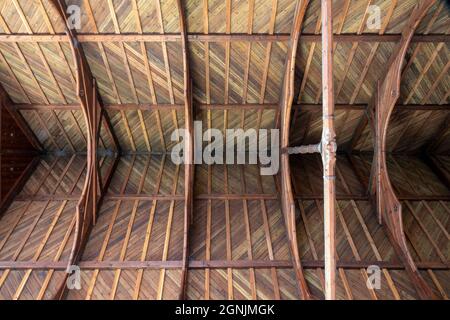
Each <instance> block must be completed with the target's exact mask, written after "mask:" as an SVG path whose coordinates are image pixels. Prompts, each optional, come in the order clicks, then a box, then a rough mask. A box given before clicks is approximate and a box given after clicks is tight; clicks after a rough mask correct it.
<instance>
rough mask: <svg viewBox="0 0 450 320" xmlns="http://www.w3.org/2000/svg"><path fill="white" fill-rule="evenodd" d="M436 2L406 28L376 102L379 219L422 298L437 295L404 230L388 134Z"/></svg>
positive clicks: (418, 11) (422, 8)
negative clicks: (416, 37)
mask: <svg viewBox="0 0 450 320" xmlns="http://www.w3.org/2000/svg"><path fill="white" fill-rule="evenodd" d="M434 3H435V0H427V1H423V2H422V3H421V4H420V5H419V6H417V7H416V8H415V10H414V12H413V13H412V14H411V16H410V18H409V21H408V23H407V25H406V27H405V28H404V30H403V32H402V37H401V40H400V42H399V43H398V45H397V47H396V48H395V50H394V53H393V54H392V56H391V58H390V60H389V63H388V68H387V70H386V73H385V76H384V77H382V79H384V80H383V81H382V82H379V83H378V90H377V93H376V96H375V102H374V104H373V105H374V107H375V110H374V120H375V130H374V131H375V136H374V137H375V138H374V149H375V154H374V160H373V164H372V173H371V179H372V182H373V183H374V184H375V188H371V194H372V197H373V198H374V199H376V207H377V212H378V215H379V221H380V222H382V223H384V224H385V225H386V229H387V231H388V234H389V236H390V238H391V241H392V244H393V246H394V248H395V249H396V251H397V254H399V256H400V258H401V259H402V261H403V262H404V263H405V267H406V270H407V271H408V274H409V276H410V278H411V280H412V281H413V283H414V286H415V289H416V291H417V293H418V295H419V296H420V298H422V299H430V298H435V295H434V293H433V292H432V290H431V288H430V287H429V286H428V284H427V283H426V282H425V280H424V279H423V278H422V276H421V275H420V273H419V271H418V269H417V266H416V264H415V262H414V260H413V258H412V256H411V253H410V252H409V249H408V246H407V243H406V239H405V234H404V231H403V219H402V206H401V204H400V201H399V200H398V198H397V196H396V195H395V192H394V190H393V187H392V185H391V181H390V179H389V174H388V171H387V163H386V136H387V129H388V126H389V120H390V117H391V114H392V111H393V109H394V106H395V103H396V102H397V100H398V98H399V96H400V78H401V71H402V64H403V60H404V58H405V54H406V51H407V49H408V47H409V44H410V42H411V38H412V37H413V34H414V31H415V30H416V28H417V26H418V25H419V23H420V21H421V20H422V18H423V17H424V16H425V14H426V13H427V11H428V9H429V8H430V7H431V6H432V5H433V4H434Z"/></svg>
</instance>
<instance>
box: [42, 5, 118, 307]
mask: <svg viewBox="0 0 450 320" xmlns="http://www.w3.org/2000/svg"><path fill="white" fill-rule="evenodd" d="M50 3H51V4H52V5H53V7H54V8H55V10H56V12H58V13H59V16H60V18H61V19H62V20H63V21H64V25H65V29H66V34H67V35H68V37H69V39H70V48H71V51H72V55H73V61H74V63H75V70H76V74H77V76H76V81H77V86H76V88H77V89H76V91H77V96H78V98H79V99H80V106H81V110H82V113H83V117H84V120H85V122H86V130H87V132H86V135H87V139H86V141H87V167H86V178H85V182H84V186H83V191H82V193H81V197H80V200H79V201H78V204H77V207H76V225H75V236H74V241H73V245H72V249H71V252H70V256H69V261H68V266H67V271H69V268H70V267H71V266H72V265H74V264H75V263H76V262H77V261H78V259H79V256H80V254H81V252H82V248H83V247H84V245H85V243H86V241H87V238H88V236H89V231H90V229H91V227H92V226H93V225H94V224H95V221H96V218H97V211H98V208H99V204H100V201H101V198H102V194H103V188H101V187H100V183H101V178H100V173H99V168H98V164H99V162H98V158H97V149H98V145H99V138H100V127H101V126H100V122H101V120H102V116H103V113H102V107H101V102H100V98H99V96H98V92H97V86H96V83H95V80H94V78H93V76H92V74H91V71H90V69H89V65H88V62H87V60H86V56H85V54H84V52H83V48H82V46H81V43H80V42H79V41H78V40H77V35H76V32H75V31H74V30H73V29H71V28H70V27H69V26H68V25H67V21H68V16H67V11H66V4H65V2H64V1H63V0H52V1H51V2H50ZM107 129H108V130H110V129H111V128H107ZM116 148H117V144H116ZM68 276H69V274H68V273H66V276H65V277H64V282H63V283H62V285H61V287H60V289H59V290H58V292H57V294H56V296H55V298H56V299H61V298H62V297H63V295H64V293H65V290H66V280H67V278H68Z"/></svg>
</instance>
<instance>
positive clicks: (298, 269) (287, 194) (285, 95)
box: [277, 0, 312, 299]
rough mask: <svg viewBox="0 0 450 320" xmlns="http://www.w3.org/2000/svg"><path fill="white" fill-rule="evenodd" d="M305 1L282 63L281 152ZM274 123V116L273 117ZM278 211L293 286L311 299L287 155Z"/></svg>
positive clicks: (283, 156)
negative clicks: (280, 213) (288, 254)
mask: <svg viewBox="0 0 450 320" xmlns="http://www.w3.org/2000/svg"><path fill="white" fill-rule="evenodd" d="M308 3H309V1H308V0H299V1H297V7H296V10H295V17H294V23H293V25H292V29H291V38H290V41H289V46H288V52H287V58H286V62H285V72H284V81H283V87H282V92H281V100H280V109H279V112H280V113H281V114H280V116H281V118H280V120H281V122H280V129H281V150H284V149H285V148H287V147H288V146H289V131H290V123H291V109H292V102H293V99H294V77H295V57H296V53H297V45H298V41H299V38H300V30H301V26H302V22H303V18H304V16H305V13H306V8H307V7H308ZM277 122H278V116H277ZM280 160H281V163H280V165H281V172H280V175H281V190H280V192H281V194H280V199H281V209H282V212H283V215H284V220H285V224H286V229H287V234H288V240H289V244H290V249H291V255H292V261H293V265H294V270H295V275H296V278H297V284H298V287H299V291H300V295H301V298H303V299H311V298H312V297H311V293H310V291H309V288H308V285H307V283H306V280H305V277H304V274H303V268H302V265H301V261H300V256H299V252H298V244H297V233H296V223H295V201H294V196H293V190H292V184H291V169H290V164H289V154H288V153H286V152H282V153H281V159H280Z"/></svg>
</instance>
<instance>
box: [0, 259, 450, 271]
mask: <svg viewBox="0 0 450 320" xmlns="http://www.w3.org/2000/svg"><path fill="white" fill-rule="evenodd" d="M302 265H303V268H305V269H317V268H323V265H324V263H323V261H322V260H302ZM336 265H337V267H338V268H343V269H361V268H364V269H365V268H367V267H369V266H373V265H376V266H378V267H380V268H382V269H390V270H404V269H405V267H404V265H403V264H402V263H398V262H392V261H372V260H361V261H345V260H338V261H337V262H336ZM78 266H79V267H80V268H81V269H83V270H92V269H101V270H116V269H127V270H134V269H179V268H181V266H182V261H181V260H168V261H159V260H153V261H80V262H79V263H78ZM66 267H67V266H66V264H65V263H64V262H63V261H0V270H3V269H14V270H24V269H33V270H46V269H54V270H64V269H65V268H66ZM417 267H418V268H419V269H427V270H429V269H433V270H448V269H449V268H450V266H449V263H448V262H440V261H427V262H418V263H417ZM189 268H191V269H204V268H209V269H226V268H233V269H249V268H255V269H269V268H282V269H284V268H292V262H291V261H289V260H190V261H189Z"/></svg>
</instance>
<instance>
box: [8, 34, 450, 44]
mask: <svg viewBox="0 0 450 320" xmlns="http://www.w3.org/2000/svg"><path fill="white" fill-rule="evenodd" d="M300 36H301V37H302V39H303V40H302V41H303V42H320V41H321V37H322V35H321V34H311V33H304V34H301V35H300ZM400 38H401V35H399V34H383V35H380V34H374V33H364V34H337V35H335V37H334V41H335V42H341V43H344V42H347V43H348V42H350V43H353V42H359V43H376V42H380V43H390V42H398V41H399V39H400ZM187 39H188V41H189V42H201V43H209V42H230V41H236V42H249V43H251V42H289V41H290V35H289V34H286V33H274V34H267V33H251V34H248V33H232V34H226V33H208V34H205V33H189V34H188V35H187ZM79 40H80V42H83V43H85V42H91V43H106V42H149V43H150V42H165V43H167V42H176V41H180V40H181V36H180V34H179V33H142V34H139V33H129V34H114V33H81V34H79ZM68 41H70V39H69V38H68V37H67V35H66V34H61V33H59V34H49V33H40V34H37V33H36V34H4V33H2V34H0V42H14V43H27V42H28V43H30V42H31V43H34V42H47V43H56V42H68ZM411 42H413V43H432V42H445V43H448V42H450V35H448V34H441V33H439V34H426V35H425V34H423V35H422V34H417V35H414V36H413V38H412V39H411Z"/></svg>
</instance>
